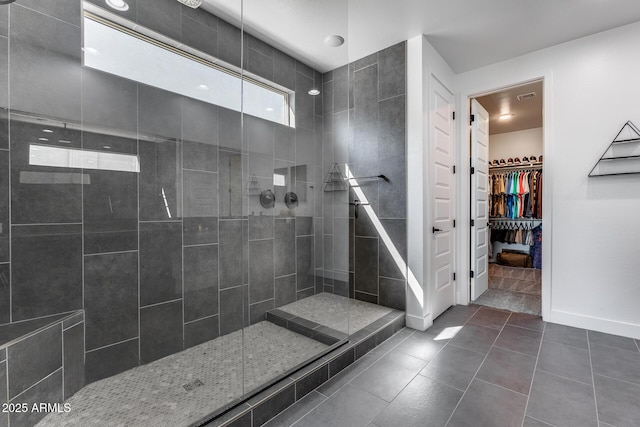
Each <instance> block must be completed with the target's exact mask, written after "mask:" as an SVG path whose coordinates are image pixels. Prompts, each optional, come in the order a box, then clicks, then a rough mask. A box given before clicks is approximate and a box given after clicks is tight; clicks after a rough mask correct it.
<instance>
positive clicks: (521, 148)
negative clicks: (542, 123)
mask: <svg viewBox="0 0 640 427" xmlns="http://www.w3.org/2000/svg"><path fill="white" fill-rule="evenodd" d="M542 140H543V137H542V128H534V129H525V130H519V131H517V132H506V133H497V134H495V135H490V136H489V159H490V160H494V159H496V160H500V159H504V160H505V161H506V160H507V159H509V158H515V157H518V158H519V159H520V160H522V158H523V157H529V156H532V155H533V156H536V158H537V157H539V156H540V154H542Z"/></svg>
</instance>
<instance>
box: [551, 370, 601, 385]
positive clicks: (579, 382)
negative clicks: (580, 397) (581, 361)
mask: <svg viewBox="0 0 640 427" xmlns="http://www.w3.org/2000/svg"><path fill="white" fill-rule="evenodd" d="M538 372H543V373H545V374H547V375H553V376H554V377H558V378H562V379H563V380H567V381H571V382H573V383H578V384H582V385H586V386H589V385H591V384H589V383H585V382H584V381H578V380H574V379H573V378H569V377H565V376H562V375H558V374H555V373H553V372H549V371H545V370H544V369H538Z"/></svg>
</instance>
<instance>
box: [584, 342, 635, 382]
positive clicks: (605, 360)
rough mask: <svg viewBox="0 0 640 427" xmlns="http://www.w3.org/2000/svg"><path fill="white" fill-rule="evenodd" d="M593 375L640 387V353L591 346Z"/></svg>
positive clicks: (596, 345) (595, 345)
mask: <svg viewBox="0 0 640 427" xmlns="http://www.w3.org/2000/svg"><path fill="white" fill-rule="evenodd" d="M591 363H593V373H594V374H601V375H606V376H607V377H611V378H616V379H619V380H623V381H628V382H631V383H634V384H638V385H640V353H639V352H634V351H627V350H621V349H619V348H613V347H605V346H602V345H598V344H593V345H591Z"/></svg>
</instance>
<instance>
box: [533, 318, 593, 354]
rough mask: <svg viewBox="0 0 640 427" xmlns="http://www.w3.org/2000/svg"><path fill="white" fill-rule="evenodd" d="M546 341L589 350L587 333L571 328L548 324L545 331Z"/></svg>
mask: <svg viewBox="0 0 640 427" xmlns="http://www.w3.org/2000/svg"><path fill="white" fill-rule="evenodd" d="M543 339H544V340H547V341H554V342H559V343H562V344H566V345H570V346H573V347H578V348H584V349H586V348H588V344H587V331H586V330H584V329H579V328H573V327H571V326H564V325H558V324H556V323H547V325H546V327H545V330H544V338H543Z"/></svg>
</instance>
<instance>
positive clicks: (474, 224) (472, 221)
mask: <svg viewBox="0 0 640 427" xmlns="http://www.w3.org/2000/svg"><path fill="white" fill-rule="evenodd" d="M471 226H472V227H475V226H476V221H475V220H474V219H472V220H471Z"/></svg>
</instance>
